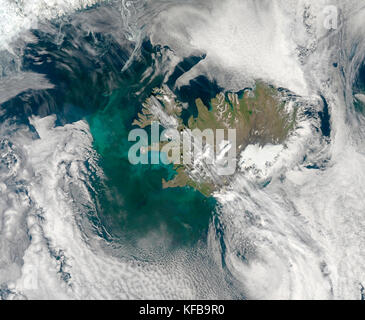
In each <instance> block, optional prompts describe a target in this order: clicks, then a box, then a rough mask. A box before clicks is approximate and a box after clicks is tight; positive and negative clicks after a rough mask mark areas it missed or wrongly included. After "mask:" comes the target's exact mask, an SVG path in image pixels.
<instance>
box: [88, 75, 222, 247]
mask: <svg viewBox="0 0 365 320" xmlns="http://www.w3.org/2000/svg"><path fill="white" fill-rule="evenodd" d="M156 81H159V79H157V80H156ZM153 86H154V83H152V84H150V88H149V87H147V88H145V90H144V91H145V93H146V95H148V93H149V91H150V90H151V88H152V87H153ZM136 90H138V86H135V84H134V82H133V81H130V82H128V81H126V82H124V83H123V84H122V85H121V87H120V88H119V89H117V90H115V91H114V92H113V93H112V94H111V95H110V97H109V101H108V103H107V105H106V107H105V108H103V109H102V110H99V111H97V112H96V113H94V114H92V115H89V116H88V117H87V120H88V122H89V124H90V129H91V133H92V135H93V138H94V147H95V149H96V151H97V152H98V153H99V154H100V156H101V160H100V161H101V166H102V168H103V170H104V173H105V175H106V177H107V181H106V183H105V185H104V187H103V188H102V190H99V193H98V207H99V211H100V216H101V217H102V219H103V223H105V225H106V226H107V227H109V230H110V231H111V232H112V233H113V234H115V235H117V236H120V237H121V238H122V239H123V240H124V241H125V240H127V241H129V243H130V244H131V245H134V246H137V247H140V249H141V250H142V251H143V250H145V249H149V248H150V247H156V246H159V245H163V246H165V247H166V244H168V246H167V249H168V250H170V249H174V248H178V247H181V246H186V245H190V246H191V245H193V244H194V243H196V242H197V241H198V240H203V239H204V238H205V235H206V232H207V228H208V225H209V219H210V218H211V217H212V212H213V211H214V207H215V204H216V202H215V200H214V199H213V198H206V197H204V196H203V195H201V194H200V193H199V192H198V191H195V190H193V189H192V188H190V187H184V188H171V189H163V188H162V178H165V179H170V178H172V177H173V176H174V175H175V172H174V170H173V166H172V165H169V166H165V165H162V164H161V165H131V164H130V163H129V161H128V150H129V148H130V147H131V146H132V145H133V142H128V134H129V131H130V130H131V129H133V127H132V125H131V124H132V122H133V119H134V118H135V117H136V116H137V113H138V112H139V111H140V109H141V103H140V99H141V96H140V99H136V98H135V95H134V92H135V91H136ZM142 98H143V97H142ZM147 130H148V128H147ZM141 239H147V244H146V241H141ZM144 246H146V247H145V248H144Z"/></svg>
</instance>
